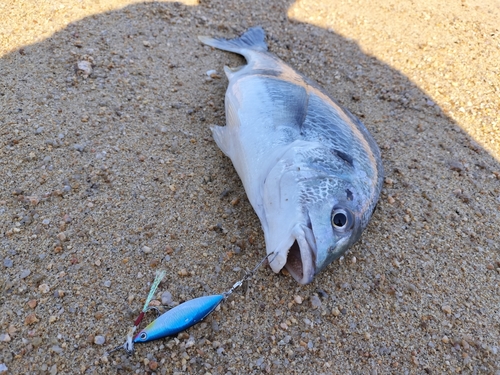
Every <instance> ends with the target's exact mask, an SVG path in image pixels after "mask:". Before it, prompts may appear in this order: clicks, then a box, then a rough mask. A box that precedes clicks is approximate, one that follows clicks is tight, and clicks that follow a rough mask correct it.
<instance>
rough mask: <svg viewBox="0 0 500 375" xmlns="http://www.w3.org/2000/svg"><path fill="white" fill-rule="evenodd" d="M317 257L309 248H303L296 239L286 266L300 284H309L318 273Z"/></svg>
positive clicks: (289, 251) (289, 252)
mask: <svg viewBox="0 0 500 375" xmlns="http://www.w3.org/2000/svg"><path fill="white" fill-rule="evenodd" d="M315 258H316V257H315V256H314V254H313V253H312V252H311V250H310V249H309V248H306V249H304V248H301V247H300V246H299V243H298V242H297V240H295V241H294V242H293V245H292V246H291V247H290V249H289V250H288V256H287V258H286V264H285V268H286V270H287V271H288V272H289V273H290V275H292V277H293V278H294V279H295V280H297V282H298V283H299V284H302V285H305V284H309V283H310V282H311V281H312V280H313V279H314V275H315V274H316V267H315V261H314V259H315Z"/></svg>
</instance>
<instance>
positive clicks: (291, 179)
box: [199, 27, 383, 284]
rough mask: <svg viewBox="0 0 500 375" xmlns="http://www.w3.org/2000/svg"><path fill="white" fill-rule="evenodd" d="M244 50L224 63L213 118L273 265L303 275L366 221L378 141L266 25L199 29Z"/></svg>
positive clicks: (376, 177)
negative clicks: (215, 31) (274, 42)
mask: <svg viewBox="0 0 500 375" xmlns="http://www.w3.org/2000/svg"><path fill="white" fill-rule="evenodd" d="M199 39H200V40H201V42H203V43H204V44H207V45H209V46H212V47H215V48H218V49H221V50H225V51H230V52H234V53H237V54H240V55H243V56H244V57H245V59H246V60H247V64H246V65H243V66H240V67H238V68H235V69H231V68H229V67H227V66H226V67H224V71H225V73H226V75H227V77H228V79H229V86H228V88H227V91H226V98H225V106H226V126H214V127H212V133H213V137H214V139H215V142H216V143H217V145H218V146H219V148H220V149H221V150H222V151H223V152H224V153H225V154H226V155H227V156H228V157H229V158H230V159H231V161H232V162H233V165H234V167H235V169H236V171H237V172H238V175H239V176H240V178H241V180H242V182H243V186H244V187H245V191H246V194H247V196H248V199H249V201H250V203H251V204H252V206H253V208H254V210H255V212H256V213H257V215H258V217H259V219H260V222H261V224H262V228H263V230H264V236H265V240H266V249H267V253H268V254H269V253H271V252H274V253H275V254H277V255H276V256H275V257H274V259H273V261H272V262H271V263H270V265H271V268H272V269H273V271H274V272H279V271H280V270H281V269H282V268H283V267H286V269H287V270H288V272H289V273H290V274H291V275H292V276H293V277H294V278H295V279H296V280H297V281H298V282H299V283H301V284H307V283H309V282H311V281H312V280H313V278H314V276H315V275H316V274H318V273H319V272H320V271H321V270H323V269H324V268H325V267H326V266H327V265H328V264H330V263H331V262H332V261H333V260H335V259H337V258H339V257H340V256H342V255H343V254H344V253H345V252H346V251H347V249H348V248H349V247H350V246H351V245H352V244H353V243H355V242H356V241H357V240H358V239H359V238H360V236H361V233H362V231H363V230H364V229H365V228H366V226H367V225H368V221H369V220H370V217H371V216H372V213H373V210H374V208H375V205H376V203H377V200H378V197H379V194H380V190H381V188H382V179H383V168H382V161H381V157H380V150H379V148H378V147H377V144H376V143H375V141H374V140H373V138H372V136H371V135H370V133H369V132H368V130H367V129H366V128H365V126H364V125H363V124H362V123H361V122H360V121H359V120H358V119H357V118H356V117H354V116H353V115H352V114H351V113H350V112H349V111H348V110H346V109H345V108H342V107H341V106H340V105H339V104H338V103H337V102H336V101H335V100H334V99H333V98H332V97H330V95H329V94H328V93H327V92H326V91H325V90H323V89H322V88H321V87H319V85H318V84H317V83H315V82H313V81H312V80H310V79H308V78H306V77H304V76H303V75H302V74H300V73H298V72H297V71H296V70H294V69H293V68H292V67H290V66H289V65H287V64H286V63H284V62H283V61H281V60H280V59H279V58H277V57H276V56H275V55H273V54H271V53H269V52H268V51H267V44H266V42H265V34H264V30H263V29H262V28H261V27H254V28H250V29H249V30H248V31H247V32H245V33H244V34H243V35H242V36H241V37H239V38H236V39H231V40H226V39H217V38H209V37H199Z"/></svg>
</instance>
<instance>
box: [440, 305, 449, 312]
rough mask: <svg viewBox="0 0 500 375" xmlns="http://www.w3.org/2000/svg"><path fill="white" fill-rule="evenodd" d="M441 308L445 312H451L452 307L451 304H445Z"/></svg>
mask: <svg viewBox="0 0 500 375" xmlns="http://www.w3.org/2000/svg"><path fill="white" fill-rule="evenodd" d="M441 309H442V310H443V312H444V313H445V314H451V307H450V306H449V305H444V306H443V307H442V308H441Z"/></svg>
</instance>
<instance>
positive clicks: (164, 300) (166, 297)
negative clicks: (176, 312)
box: [161, 291, 173, 306]
mask: <svg viewBox="0 0 500 375" xmlns="http://www.w3.org/2000/svg"><path fill="white" fill-rule="evenodd" d="M172 302H173V300H172V293H170V292H169V291H164V292H163V293H162V294H161V304H162V305H166V306H168V305H170V304H171V303H172Z"/></svg>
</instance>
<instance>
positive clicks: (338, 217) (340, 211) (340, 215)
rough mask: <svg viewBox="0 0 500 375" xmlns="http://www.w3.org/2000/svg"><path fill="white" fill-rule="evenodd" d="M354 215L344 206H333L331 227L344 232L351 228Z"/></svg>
mask: <svg viewBox="0 0 500 375" xmlns="http://www.w3.org/2000/svg"><path fill="white" fill-rule="evenodd" d="M353 224H354V216H353V214H352V213H351V211H349V210H346V209H344V208H339V207H335V208H334V209H333V211H332V226H333V229H335V230H336V231H339V232H345V231H347V230H349V229H351V228H352V226H353Z"/></svg>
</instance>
